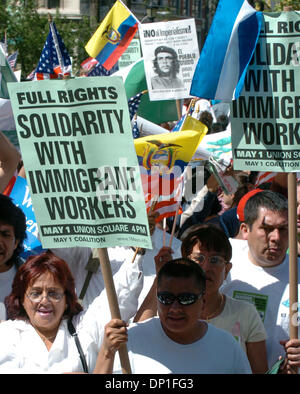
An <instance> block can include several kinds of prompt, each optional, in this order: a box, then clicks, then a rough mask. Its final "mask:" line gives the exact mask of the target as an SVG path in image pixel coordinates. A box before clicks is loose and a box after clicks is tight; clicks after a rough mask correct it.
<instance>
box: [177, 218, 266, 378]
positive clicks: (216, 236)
mask: <svg viewBox="0 0 300 394" xmlns="http://www.w3.org/2000/svg"><path fill="white" fill-rule="evenodd" d="M181 251H182V256H183V257H185V258H189V259H191V260H193V261H195V262H196V263H198V264H199V265H200V266H201V268H203V270H204V272H205V275H206V291H205V296H204V299H205V305H204V308H203V310H202V312H201V318H202V319H204V320H206V321H208V322H210V323H211V324H213V325H214V326H216V327H219V328H222V329H224V330H226V331H228V332H230V333H231V334H232V335H233V336H234V337H235V338H236V339H237V341H238V342H239V343H240V344H241V346H242V347H243V349H244V350H245V352H246V354H247V357H248V360H249V362H250V365H251V368H252V372H253V373H265V372H266V371H267V370H268V362H267V354H266V341H265V340H266V332H265V329H264V325H263V323H262V321H261V318H260V316H259V314H258V313H257V311H256V309H255V307H254V306H253V305H251V304H249V303H247V302H245V301H241V300H235V299H233V298H232V297H229V296H226V295H225V294H223V293H222V292H220V287H221V286H222V284H223V281H224V280H225V279H226V277H227V275H228V273H229V272H230V270H231V268H232V263H231V262H230V261H231V255H232V248H231V244H230V242H229V240H228V238H227V236H226V235H225V233H224V232H223V231H222V230H220V229H219V228H218V227H216V226H214V225H213V224H203V225H199V226H194V227H193V229H190V231H189V233H188V234H187V236H186V237H185V238H184V239H183V241H182V245H181Z"/></svg>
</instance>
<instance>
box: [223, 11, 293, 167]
mask: <svg viewBox="0 0 300 394" xmlns="http://www.w3.org/2000/svg"><path fill="white" fill-rule="evenodd" d="M263 15H264V24H263V27H262V31H261V34H260V38H259V41H258V43H257V46H256V49H255V53H254V56H253V59H252V61H251V63H250V65H249V68H248V71H247V75H246V78H245V84H244V89H243V91H242V94H241V96H240V97H239V99H238V100H235V101H233V102H232V103H231V109H230V117H231V129H232V136H231V138H232V153H233V161H234V169H238V170H254V171H273V172H296V171H299V170H300V160H299V159H300V123H299V118H300V96H299V92H300V73H299V71H300V68H299V66H300V13H299V12H298V11H293V12H281V13H264V14H263Z"/></svg>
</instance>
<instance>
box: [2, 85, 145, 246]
mask: <svg viewBox="0 0 300 394" xmlns="http://www.w3.org/2000/svg"><path fill="white" fill-rule="evenodd" d="M9 93H10V98H11V100H12V107H13V112H14V117H15V123H16V130H17V134H18V139H19V143H20V148H21V152H22V158H23V161H24V166H25V170H26V177H27V181H28V183H29V186H30V192H31V197H32V202H33V206H34V211H35V216H36V219H37V222H38V227H39V233H40V237H41V242H42V245H43V247H44V248H53V247H72V246H89V247H94V248H105V247H109V246H117V245H119V246H140V247H144V248H151V247H152V245H151V238H150V235H149V227H148V219H147V213H146V208H145V200H144V194H143V189H142V185H141V179H140V172H139V167H138V161H137V156H136V152H135V148H134V143H133V137H132V130H131V124H130V120H129V112H128V103H127V98H126V94H125V89H124V85H123V82H122V79H121V78H120V77H90V78H76V79H69V80H51V81H50V80H48V81H47V80H45V81H39V82H26V83H24V82H23V83H11V84H9Z"/></svg>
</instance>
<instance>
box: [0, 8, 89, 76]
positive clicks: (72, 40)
mask: <svg viewBox="0 0 300 394" xmlns="http://www.w3.org/2000/svg"><path fill="white" fill-rule="evenodd" d="M8 3H9V4H8V5H7V6H5V5H4V4H3V3H1V2H0V39H1V40H4V37H5V32H6V36H7V44H8V53H9V54H10V53H13V52H14V51H16V50H18V53H19V54H18V64H19V65H20V66H21V70H22V78H23V79H25V78H26V76H27V75H28V74H29V73H30V72H31V71H32V70H33V69H34V68H35V67H36V66H37V64H38V62H39V58H40V55H41V53H42V50H43V47H44V44H45V41H46V38H47V35H48V33H49V22H48V16H47V15H41V14H39V13H38V12H37V8H36V1H34V0H26V1H9V2H8ZM53 21H54V23H55V25H56V27H57V30H58V32H59V34H60V35H61V37H62V39H63V41H64V43H65V46H66V48H67V50H68V53H69V55H70V56H71V57H72V61H73V72H76V70H78V69H79V66H80V63H81V62H82V61H83V60H84V59H86V58H87V57H88V54H87V53H86V51H85V49H84V46H85V44H86V43H87V42H88V40H89V39H90V37H91V35H92V34H93V31H92V30H91V27H90V24H89V19H88V18H87V17H84V18H82V19H80V20H78V21H74V20H69V19H66V18H63V17H62V16H61V15H59V14H58V13H57V14H56V15H55V16H54V17H53Z"/></svg>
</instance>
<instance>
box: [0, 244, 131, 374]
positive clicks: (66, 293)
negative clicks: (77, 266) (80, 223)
mask: <svg viewBox="0 0 300 394" xmlns="http://www.w3.org/2000/svg"><path fill="white" fill-rule="evenodd" d="M105 298H106V294H105V293H101V295H100V296H99V297H97V298H96V299H95V300H94V302H93V303H92V304H91V305H90V306H89V308H88V309H87V311H86V312H84V311H83V310H82V307H81V305H80V304H79V303H78V301H77V296H76V293H75V286H74V279H73V276H72V274H71V272H70V270H69V267H68V265H67V264H66V263H65V261H64V260H62V259H60V258H59V257H57V256H55V255H54V254H53V253H52V252H51V251H46V252H44V253H42V254H40V255H37V256H31V257H30V258H29V259H28V260H27V261H26V262H25V263H24V264H23V265H22V266H21V267H20V268H19V270H18V272H17V274H16V276H15V279H14V282H13V285H12V292H11V294H10V295H9V296H8V297H7V298H6V300H5V303H6V308H7V315H8V318H9V319H10V320H7V321H5V322H3V323H1V324H0V372H3V373H18V372H22V373H45V372H51V373H64V372H82V371H85V372H93V371H94V368H95V365H96V361H97V357H98V353H99V349H100V347H101V344H102V347H101V352H100V353H99V358H98V363H97V366H98V367H97V372H100V373H110V372H111V370H110V366H109V367H108V368H107V366H106V365H105V362H104V363H103V365H102V366H100V368H99V359H100V360H103V359H104V360H105V357H102V356H101V355H102V353H104V354H106V353H107V352H115V351H116V350H117V349H118V347H119V344H120V342H124V341H126V338H127V332H126V327H125V326H123V328H122V329H121V330H120V329H119V327H118V325H119V324H121V325H123V324H124V323H123V322H122V321H118V320H112V321H111V322H109V323H108V325H109V326H110V327H111V329H110V337H108V336H107V335H106V336H105V340H104V342H103V341H102V340H103V335H104V324H103V322H105V323H106V322H108V321H109V320H110V317H109V315H108V314H107V309H106V308H105V307H103V303H104V302H105V301H106V300H105ZM114 328H116V329H117V330H116V331H117V336H114V335H111V332H112V331H113V330H114ZM74 331H75V332H76V334H77V336H76V335H75V336H74ZM72 334H73V335H72ZM75 338H76V339H75ZM101 357H102V358H101Z"/></svg>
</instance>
